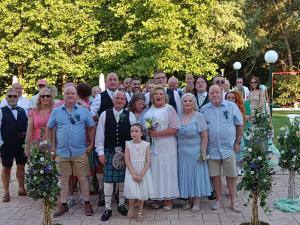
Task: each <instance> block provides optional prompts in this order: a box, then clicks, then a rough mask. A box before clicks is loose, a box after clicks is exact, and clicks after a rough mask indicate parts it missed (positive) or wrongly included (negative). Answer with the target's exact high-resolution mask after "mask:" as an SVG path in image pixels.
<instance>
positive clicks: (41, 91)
mask: <svg viewBox="0 0 300 225" xmlns="http://www.w3.org/2000/svg"><path fill="white" fill-rule="evenodd" d="M45 92H49V94H50V95H51V103H50V107H49V108H53V105H54V96H53V92H52V91H51V89H50V88H49V87H44V88H42V89H41V90H40V91H39V93H38V96H37V97H38V98H37V101H36V106H35V108H34V109H35V110H40V109H41V108H42V107H41V98H40V96H41V95H43V94H44V93H45Z"/></svg>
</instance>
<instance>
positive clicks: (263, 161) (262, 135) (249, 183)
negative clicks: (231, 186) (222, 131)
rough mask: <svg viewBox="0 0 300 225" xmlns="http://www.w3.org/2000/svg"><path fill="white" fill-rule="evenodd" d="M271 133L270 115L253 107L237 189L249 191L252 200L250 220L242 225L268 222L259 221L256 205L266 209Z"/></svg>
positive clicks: (269, 187) (268, 189)
mask: <svg viewBox="0 0 300 225" xmlns="http://www.w3.org/2000/svg"><path fill="white" fill-rule="evenodd" d="M271 134H272V127H271V123H270V117H269V115H268V114H267V113H265V112H263V111H262V110H261V109H255V111H254V116H253V124H252V126H251V127H250V128H249V130H247V131H245V134H244V140H245V146H246V147H245V149H244V156H243V168H244V176H243V178H242V180H241V182H240V183H239V184H238V190H245V191H249V192H250V193H249V197H248V202H249V201H250V200H252V215H251V221H250V222H247V223H242V224H243V225H246V224H249V225H259V224H268V223H264V222H261V221H259V217H258V207H259V206H260V207H262V208H263V209H264V210H265V211H268V210H269V208H268V206H267V198H268V195H269V194H270V192H271V189H272V175H271V171H272V168H271V166H270V164H269V163H268V157H267V150H268V139H269V137H270V136H271Z"/></svg>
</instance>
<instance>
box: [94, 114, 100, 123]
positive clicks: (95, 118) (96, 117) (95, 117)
mask: <svg viewBox="0 0 300 225" xmlns="http://www.w3.org/2000/svg"><path fill="white" fill-rule="evenodd" d="M93 119H94V122H95V123H98V120H99V117H98V116H97V115H95V116H93Z"/></svg>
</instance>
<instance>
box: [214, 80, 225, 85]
mask: <svg viewBox="0 0 300 225" xmlns="http://www.w3.org/2000/svg"><path fill="white" fill-rule="evenodd" d="M224 83H225V80H216V84H224Z"/></svg>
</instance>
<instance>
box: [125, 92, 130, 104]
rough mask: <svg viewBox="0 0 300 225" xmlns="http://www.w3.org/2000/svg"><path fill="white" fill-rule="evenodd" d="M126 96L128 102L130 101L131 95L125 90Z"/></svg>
mask: <svg viewBox="0 0 300 225" xmlns="http://www.w3.org/2000/svg"><path fill="white" fill-rule="evenodd" d="M125 96H126V99H127V102H128V103H129V102H130V100H131V97H130V95H129V94H128V93H127V92H125Z"/></svg>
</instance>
